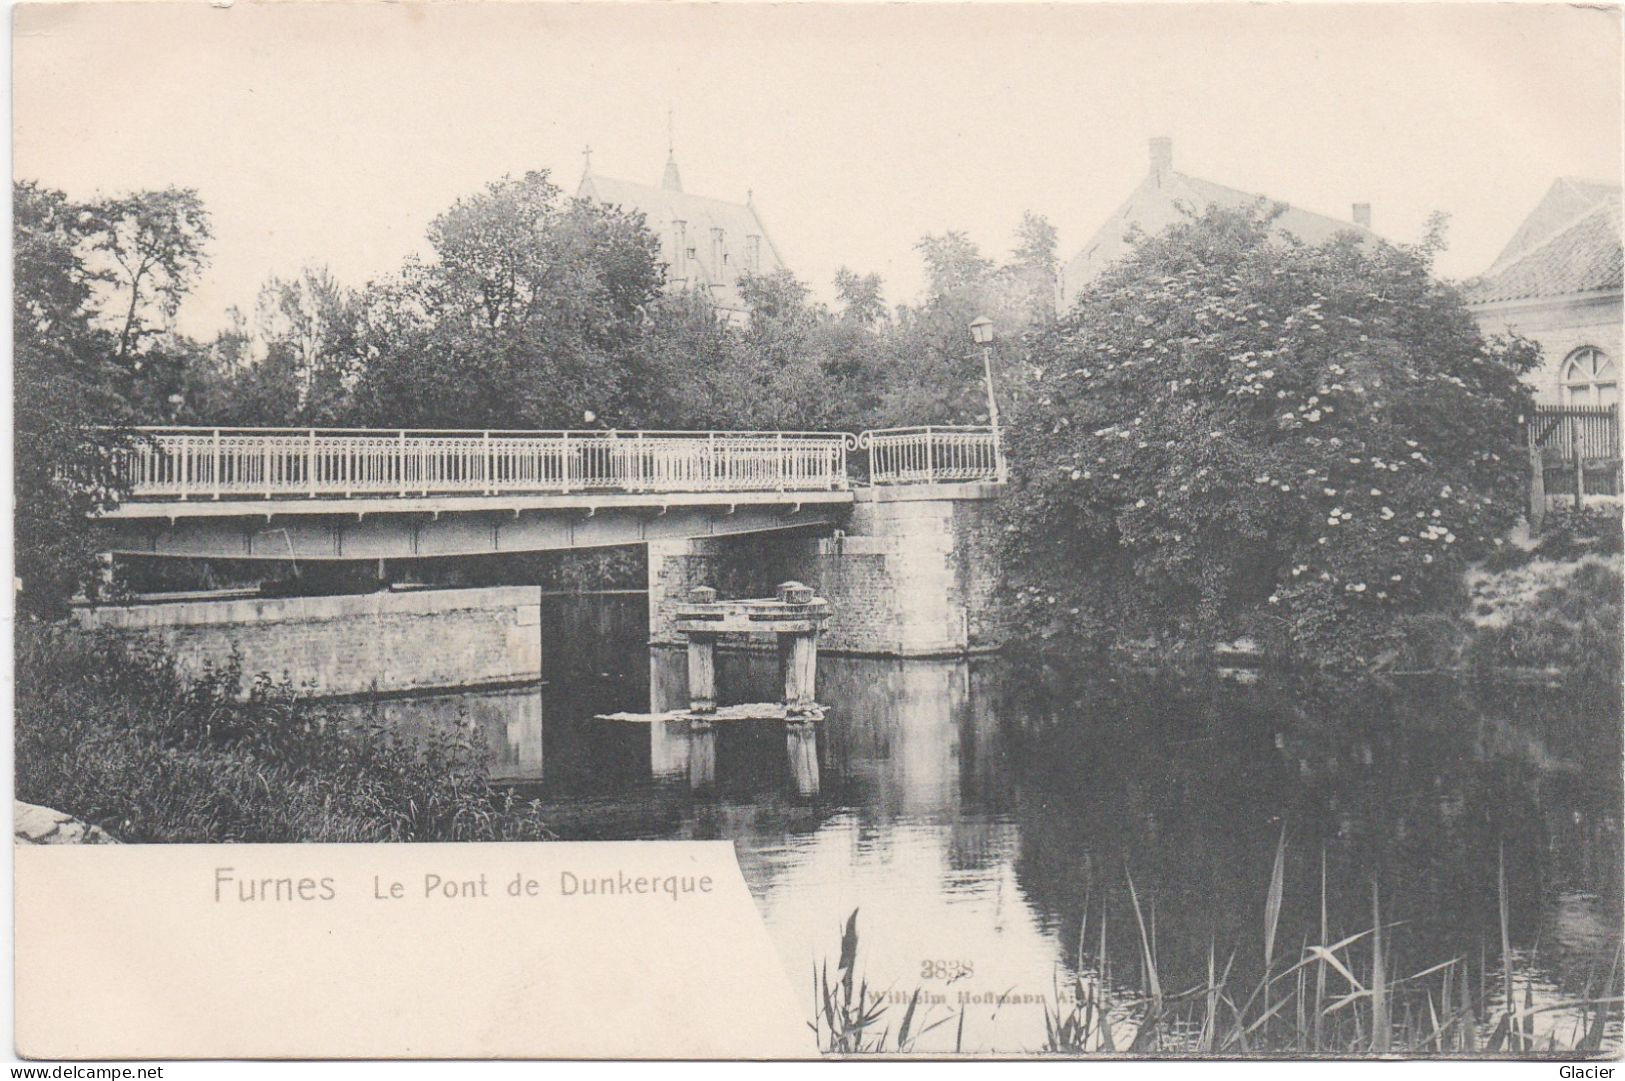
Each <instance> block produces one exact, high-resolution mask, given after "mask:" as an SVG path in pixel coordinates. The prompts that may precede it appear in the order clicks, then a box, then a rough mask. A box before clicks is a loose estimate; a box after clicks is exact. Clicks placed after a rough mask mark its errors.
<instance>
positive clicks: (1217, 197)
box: [1061, 167, 1376, 304]
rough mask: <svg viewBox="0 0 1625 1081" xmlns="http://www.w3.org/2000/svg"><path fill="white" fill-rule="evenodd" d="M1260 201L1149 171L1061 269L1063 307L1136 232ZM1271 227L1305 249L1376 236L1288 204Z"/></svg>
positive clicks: (1130, 244) (1128, 247)
mask: <svg viewBox="0 0 1625 1081" xmlns="http://www.w3.org/2000/svg"><path fill="white" fill-rule="evenodd" d="M1263 198H1266V197H1265V196H1262V195H1259V194H1257V193H1256V192H1249V191H1242V190H1240V189H1239V188H1231V187H1227V186H1225V185H1223V184H1215V183H1214V182H1213V181H1211V180H1203V179H1201V178H1200V177H1194V176H1187V175H1186V174H1184V173H1178V172H1174V171H1173V170H1172V169H1160V170H1159V169H1157V168H1155V167H1153V169H1152V171H1151V173H1150V175H1148V176H1147V177H1146V178H1145V180H1144V181H1142V182H1141V183H1140V186H1139V187H1137V188H1135V189H1134V191H1133V192H1132V193H1131V194H1130V195H1129V197H1128V199H1127V200H1126V201H1125V202H1124V203H1123V205H1122V206H1120V207H1118V209H1117V211H1116V213H1114V214H1113V215H1112V216H1111V217H1110V218H1108V219H1106V224H1105V225H1103V226H1101V227H1100V229H1099V230H1098V231H1097V232H1096V233H1095V235H1094V236H1092V237H1091V238H1090V239H1089V242H1088V243H1087V244H1085V245H1084V246H1083V248H1082V250H1081V251H1079V252H1078V254H1077V255H1075V256H1073V258H1072V260H1071V261H1070V262H1069V263H1067V264H1066V267H1065V268H1064V269H1063V270H1062V278H1061V280H1062V283H1063V286H1064V289H1065V293H1066V296H1065V300H1066V302H1067V303H1069V304H1070V303H1071V302H1072V300H1073V298H1075V297H1076V296H1077V295H1078V293H1080V292H1082V291H1083V288H1084V287H1085V286H1086V285H1088V284H1089V283H1090V282H1091V281H1093V280H1094V279H1095V278H1096V277H1098V276H1099V275H1100V273H1101V272H1102V271H1103V270H1105V269H1106V267H1108V266H1109V265H1111V264H1112V263H1114V262H1116V261H1117V260H1118V259H1120V258H1122V257H1123V256H1124V255H1127V254H1128V253H1129V252H1130V251H1131V250H1132V249H1133V247H1134V244H1133V242H1132V241H1131V240H1130V237H1131V236H1132V235H1133V234H1134V233H1135V232H1136V231H1139V232H1143V233H1144V234H1146V235H1148V236H1155V235H1156V234H1158V233H1160V232H1162V231H1163V230H1164V229H1167V228H1168V227H1169V226H1171V225H1175V224H1177V223H1179V222H1181V221H1184V220H1186V219H1187V217H1188V216H1189V215H1191V214H1199V213H1201V212H1202V211H1203V210H1205V209H1207V208H1208V207H1209V206H1219V207H1225V208H1240V207H1246V206H1251V205H1253V204H1254V203H1256V202H1258V201H1259V200H1260V199H1263ZM1273 228H1274V230H1275V231H1276V232H1277V233H1281V234H1288V233H1289V234H1291V235H1293V236H1295V237H1297V238H1298V239H1299V240H1302V241H1304V242H1306V243H1309V244H1321V243H1324V242H1325V241H1328V240H1330V239H1331V238H1332V237H1334V236H1336V235H1338V234H1339V233H1348V232H1352V233H1355V234H1357V235H1360V236H1362V237H1373V238H1374V237H1375V236H1376V234H1375V233H1373V232H1372V231H1371V230H1370V229H1369V228H1367V227H1365V226H1363V225H1357V224H1355V223H1354V222H1352V221H1342V220H1340V219H1337V218H1333V217H1328V216H1327V215H1324V214H1316V213H1314V212H1313V211H1309V210H1304V209H1302V208H1301V207H1295V206H1291V205H1288V206H1287V208H1286V210H1285V211H1283V212H1282V214H1281V216H1280V217H1279V218H1277V219H1276V220H1275V223H1274V226H1273Z"/></svg>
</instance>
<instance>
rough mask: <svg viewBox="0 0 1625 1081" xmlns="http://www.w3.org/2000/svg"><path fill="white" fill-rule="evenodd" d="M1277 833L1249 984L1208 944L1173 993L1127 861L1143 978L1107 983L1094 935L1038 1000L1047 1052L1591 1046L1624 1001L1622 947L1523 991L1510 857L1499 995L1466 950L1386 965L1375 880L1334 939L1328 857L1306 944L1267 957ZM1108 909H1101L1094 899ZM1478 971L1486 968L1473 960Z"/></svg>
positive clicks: (1501, 880)
mask: <svg viewBox="0 0 1625 1081" xmlns="http://www.w3.org/2000/svg"><path fill="white" fill-rule="evenodd" d="M1286 851H1287V849H1286V835H1285V833H1284V832H1283V833H1282V837H1281V841H1280V843H1279V844H1278V846H1277V848H1276V852H1275V865H1274V867H1273V869H1272V872H1271V875H1270V882H1269V887H1268V890H1267V893H1266V896H1265V899H1264V926H1263V936H1264V967H1263V972H1262V974H1261V975H1260V976H1259V977H1258V978H1257V979H1256V981H1255V982H1252V983H1250V984H1248V983H1244V982H1241V981H1238V980H1236V979H1234V978H1232V975H1231V971H1232V964H1231V963H1232V962H1233V960H1234V956H1235V955H1234V953H1232V954H1231V955H1230V960H1227V961H1226V963H1225V965H1224V966H1223V968H1222V970H1221V969H1220V968H1219V966H1218V965H1217V954H1218V951H1217V948H1216V945H1215V944H1212V943H1210V944H1209V948H1208V963H1207V975H1206V979H1205V980H1204V981H1203V982H1202V983H1200V984H1197V985H1196V986H1193V987H1190V988H1187V989H1183V990H1178V991H1173V992H1169V991H1166V990H1165V989H1164V987H1163V985H1162V981H1161V979H1160V978H1159V976H1158V973H1157V970H1156V950H1155V944H1154V940H1153V938H1152V932H1151V931H1150V930H1149V929H1148V925H1147V922H1146V920H1145V919H1144V918H1143V916H1142V905H1141V900H1140V895H1139V893H1138V891H1137V890H1136V888H1135V885H1134V880H1133V877H1132V875H1129V874H1127V873H1125V879H1126V882H1127V888H1128V896H1129V902H1130V905H1131V907H1132V908H1133V910H1134V914H1135V923H1136V927H1137V928H1138V931H1139V936H1140V937H1139V946H1140V954H1141V959H1142V966H1143V968H1142V971H1143V975H1142V980H1141V986H1140V988H1139V989H1138V992H1137V993H1133V994H1121V993H1119V995H1118V998H1117V1001H1111V1000H1110V998H1109V994H1110V993H1109V992H1108V990H1107V988H1108V986H1109V984H1110V979H1109V977H1106V976H1105V975H1104V973H1106V972H1107V971H1108V967H1109V966H1108V958H1107V957H1106V940H1105V936H1104V934H1102V936H1101V940H1100V951H1099V955H1098V956H1097V957H1095V958H1094V962H1095V963H1094V969H1095V971H1096V973H1099V974H1101V975H1100V976H1098V977H1097V978H1094V979H1085V977H1084V976H1083V975H1082V974H1081V972H1082V969H1083V965H1081V964H1080V965H1079V973H1080V974H1079V975H1077V976H1075V977H1074V980H1075V985H1076V986H1075V993H1074V994H1073V995H1072V996H1070V998H1071V1001H1070V1004H1068V1005H1066V1006H1062V1005H1061V1004H1060V1001H1059V1000H1060V996H1059V995H1057V996H1056V998H1057V1001H1056V1003H1055V1004H1053V1005H1051V1006H1048V1007H1046V1013H1045V1019H1044V1020H1045V1032H1046V1042H1045V1046H1044V1050H1045V1051H1048V1052H1052V1053H1059V1054H1086V1053H1098V1052H1106V1053H1111V1052H1114V1051H1117V1050H1119V1049H1122V1047H1123V1045H1122V1040H1123V1038H1124V1036H1125V1033H1128V1032H1132V1033H1133V1035H1132V1036H1131V1037H1128V1039H1129V1042H1128V1045H1127V1047H1126V1050H1127V1051H1128V1052H1129V1053H1131V1054H1147V1055H1157V1054H1166V1055H1189V1054H1219V1055H1235V1054H1241V1055H1306V1054H1308V1055H1329V1056H1339V1057H1346V1056H1363V1055H1376V1056H1382V1055H1402V1056H1474V1055H1479V1056H1507V1057H1530V1056H1567V1057H1573V1056H1595V1055H1599V1054H1601V1053H1602V1044H1603V1039H1604V1035H1605V1032H1606V1029H1607V1024H1608V1021H1609V1019H1610V1018H1615V1019H1617V1018H1618V1017H1619V1015H1620V1005H1621V1003H1622V1002H1625V998H1622V997H1621V995H1620V994H1619V989H1620V987H1619V961H1620V957H1619V954H1618V953H1617V952H1616V953H1615V955H1614V958H1613V961H1612V962H1611V963H1610V966H1609V970H1608V972H1607V974H1606V975H1605V976H1603V977H1602V978H1601V979H1600V980H1598V979H1597V978H1596V974H1595V973H1594V974H1593V976H1592V979H1590V980H1588V982H1587V987H1586V990H1585V992H1584V993H1583V994H1582V995H1581V996H1580V997H1578V998H1576V999H1572V1000H1567V1001H1560V1002H1551V1003H1547V1004H1545V1005H1543V1006H1539V1007H1536V1006H1535V1004H1534V995H1533V988H1532V987H1531V986H1530V984H1529V983H1528V982H1527V981H1526V982H1525V984H1524V987H1523V989H1522V990H1523V996H1522V999H1521V1001H1520V999H1519V996H1518V993H1517V992H1518V988H1517V985H1516V978H1515V974H1514V968H1513V953H1512V939H1511V928H1510V919H1509V912H1508V907H1509V903H1508V893H1507V886H1506V867H1505V861H1504V857H1503V859H1502V861H1501V863H1500V865H1499V866H1498V868H1497V871H1498V875H1497V895H1498V896H1497V900H1498V902H1499V906H1498V907H1499V931H1500V953H1501V966H1500V972H1499V973H1498V982H1499V984H1500V988H1499V991H1500V996H1499V1000H1498V1001H1496V1000H1495V999H1493V998H1492V996H1490V995H1489V994H1488V993H1487V991H1486V990H1485V988H1484V986H1483V985H1484V983H1485V982H1486V981H1485V980H1484V979H1482V978H1481V980H1480V985H1481V986H1480V988H1479V991H1478V993H1477V994H1476V995H1475V994H1474V993H1473V991H1472V987H1471V979H1470V973H1469V967H1470V966H1469V964H1468V959H1467V958H1466V957H1451V958H1448V959H1446V960H1443V961H1441V962H1439V963H1437V964H1434V965H1431V966H1429V967H1427V968H1424V969H1422V970H1421V971H1418V972H1413V973H1409V974H1404V975H1401V974H1399V973H1397V972H1396V971H1395V970H1394V968H1393V964H1392V957H1391V950H1392V938H1393V936H1392V931H1393V929H1394V928H1395V927H1397V926H1399V925H1398V924H1396V923H1393V922H1388V921H1385V920H1384V918H1383V912H1382V896H1381V890H1380V888H1379V887H1378V884H1377V883H1376V881H1375V880H1373V881H1372V883H1371V923H1370V926H1369V927H1365V928H1362V929H1361V930H1359V931H1356V932H1354V933H1353V934H1349V935H1346V936H1344V937H1342V938H1340V939H1337V940H1336V941H1332V940H1331V935H1330V933H1329V928H1328V924H1327V918H1326V909H1327V902H1326V864H1325V856H1324V853H1323V854H1322V857H1321V874H1320V883H1321V887H1320V928H1319V941H1318V942H1307V941H1306V942H1304V943H1303V944H1302V946H1301V948H1300V951H1299V954H1298V956H1297V958H1296V959H1295V960H1289V959H1287V958H1278V957H1277V956H1276V951H1275V947H1276V936H1277V931H1278V928H1279V920H1280V913H1281V907H1282V903H1283V901H1284V897H1283V894H1284V881H1285V876H1284V873H1283V868H1284V863H1285V859H1286ZM1102 920H1103V921H1104V908H1103V910H1102ZM1480 973H1481V977H1483V976H1484V975H1486V974H1487V971H1486V969H1485V968H1484V965H1483V963H1482V962H1481V964H1480ZM1557 1011H1562V1012H1564V1013H1567V1014H1571V1015H1575V1016H1576V1018H1577V1020H1576V1021H1575V1023H1574V1024H1573V1025H1572V1026H1571V1028H1570V1030H1569V1031H1567V1032H1559V1031H1558V1029H1557V1026H1555V1025H1553V1026H1549V1028H1548V1031H1547V1033H1546V1034H1545V1036H1544V1037H1540V1036H1537V1034H1536V1031H1535V1029H1536V1025H1535V1020H1536V1016H1537V1015H1538V1014H1543V1013H1548V1014H1549V1013H1554V1012H1557Z"/></svg>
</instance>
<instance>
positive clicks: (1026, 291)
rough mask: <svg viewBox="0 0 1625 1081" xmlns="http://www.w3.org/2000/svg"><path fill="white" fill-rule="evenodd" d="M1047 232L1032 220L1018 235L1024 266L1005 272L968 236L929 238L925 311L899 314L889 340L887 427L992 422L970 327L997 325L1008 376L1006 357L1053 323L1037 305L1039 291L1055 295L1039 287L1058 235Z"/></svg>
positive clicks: (907, 309)
mask: <svg viewBox="0 0 1625 1081" xmlns="http://www.w3.org/2000/svg"><path fill="white" fill-rule="evenodd" d="M1046 229H1049V227H1048V225H1047V223H1045V222H1044V219H1042V218H1040V217H1037V216H1036V215H1033V214H1030V213H1029V214H1028V215H1026V217H1025V218H1024V219H1023V223H1022V231H1021V232H1019V233H1018V240H1020V242H1021V247H1020V248H1019V249H1018V256H1017V259H1018V261H1017V262H1016V263H1013V264H1010V265H1008V266H1003V267H1001V266H999V265H998V264H996V263H995V262H994V261H993V260H992V259H989V258H988V257H986V256H984V255H983V254H982V252H981V250H980V249H979V248H977V246H976V245H975V244H974V243H973V242H972V241H971V240H970V239H969V238H967V237H966V236H965V235H964V234H962V233H958V232H948V233H944V234H943V235H941V236H934V237H932V236H928V237H925V238H924V239H922V240H921V241H920V242H919V243H918V244H917V245H915V247H916V249H917V250H918V251H919V252H920V253H921V255H922V256H923V258H924V259H925V264H926V277H927V291H926V295H925V297H924V298H923V299H922V300H921V301H920V302H919V303H918V304H914V305H904V306H903V307H901V308H899V309H898V315H897V320H896V322H895V323H894V325H893V326H892V327H891V328H890V331H889V333H888V334H887V336H886V341H885V352H886V355H887V356H888V358H889V360H890V363H889V365H888V367H889V370H890V371H891V373H892V375H893V378H891V379H890V380H889V381H888V382H887V385H886V388H885V391H884V394H883V400H882V402H881V405H880V407H879V412H880V415H881V420H882V422H883V423H885V424H887V425H897V426H904V425H914V424H985V423H987V422H988V408H987V393H986V389H985V387H984V384H983V373H982V357H981V351H980V350H979V349H977V348H976V347H975V346H974V345H973V343H972V342H971V337H970V324H971V322H972V320H974V319H977V318H978V317H981V316H987V317H988V318H990V319H992V320H993V323H994V332H995V339H996V344H995V346H994V350H995V356H996V358H997V359H996V366H997V367H998V369H999V370H1001V371H1002V370H1003V369H1004V368H1005V367H1006V362H1005V360H1004V358H1005V357H1007V356H1011V355H1015V354H1016V353H1017V352H1019V347H1020V346H1021V344H1022V342H1023V340H1024V338H1025V336H1026V335H1027V334H1029V333H1030V332H1031V331H1032V330H1033V329H1034V328H1035V327H1037V326H1040V325H1041V324H1042V323H1043V322H1044V321H1045V320H1046V319H1047V318H1048V315H1049V312H1051V311H1053V308H1052V307H1051V308H1046V307H1044V306H1042V305H1038V304H1035V302H1034V296H1035V290H1036V291H1037V292H1041V293H1043V295H1044V296H1045V297H1048V296H1052V295H1053V290H1051V291H1049V292H1044V291H1043V290H1042V289H1041V288H1039V287H1038V286H1035V284H1034V282H1035V278H1034V276H1035V275H1036V274H1038V273H1039V272H1040V270H1041V269H1042V267H1041V266H1040V265H1039V264H1041V263H1042V258H1043V256H1042V242H1043V240H1044V237H1045V236H1046V235H1047V236H1048V237H1049V243H1050V244H1051V246H1052V248H1053V232H1054V231H1053V229H1049V232H1048V233H1047V234H1046V233H1045V232H1044V230H1046ZM1050 258H1053V251H1051V256H1050ZM1023 259H1025V260H1028V261H1027V262H1022V261H1021V260H1023ZM1034 260H1036V261H1037V262H1036V263H1035V262H1033V261H1034ZM998 383H1000V380H999V379H998V378H997V377H996V378H995V384H998Z"/></svg>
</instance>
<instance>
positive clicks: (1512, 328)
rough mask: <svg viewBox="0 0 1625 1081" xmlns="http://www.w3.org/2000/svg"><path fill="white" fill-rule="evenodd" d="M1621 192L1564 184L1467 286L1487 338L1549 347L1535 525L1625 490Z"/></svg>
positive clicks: (1539, 385) (1534, 451) (1539, 414)
mask: <svg viewBox="0 0 1625 1081" xmlns="http://www.w3.org/2000/svg"><path fill="white" fill-rule="evenodd" d="M1620 265H1621V244H1620V186H1619V185H1618V184H1611V183H1607V182H1604V181H1595V180H1581V179H1579V178H1576V177H1559V178H1558V179H1557V180H1556V181H1554V182H1553V183H1552V186H1551V188H1550V189H1548V190H1547V192H1546V195H1545V197H1544V198H1542V199H1541V201H1540V202H1539V203H1537V204H1536V205H1535V209H1534V210H1533V211H1531V212H1530V214H1529V216H1528V217H1527V218H1525V219H1524V221H1523V224H1522V225H1520V226H1519V227H1518V231H1517V232H1516V233H1514V234H1513V235H1512V239H1511V240H1510V241H1508V242H1507V246H1506V248H1504V249H1503V250H1502V252H1501V254H1500V255H1499V256H1497V257H1496V260H1495V262H1494V263H1492V264H1491V265H1490V267H1489V269H1488V270H1486V271H1485V272H1484V273H1483V274H1482V275H1480V276H1479V277H1477V278H1475V279H1473V280H1472V281H1470V282H1468V283H1466V286H1465V290H1464V291H1465V293H1466V296H1467V302H1468V305H1469V306H1470V307H1471V309H1472V312H1473V314H1474V316H1475V317H1476V318H1477V319H1478V324H1479V327H1480V328H1481V329H1482V330H1483V331H1484V332H1485V333H1486V334H1501V333H1506V332H1513V333H1517V334H1519V335H1522V336H1523V337H1525V338H1529V339H1531V340H1532V341H1535V342H1538V343H1540V347H1541V356H1542V361H1541V365H1540V367H1539V368H1537V369H1536V370H1535V371H1533V372H1531V373H1530V374H1529V376H1528V379H1529V382H1530V383H1531V385H1532V388H1533V390H1534V392H1535V415H1534V416H1533V417H1532V418H1530V426H1529V433H1528V434H1529V449H1530V454H1531V457H1532V458H1533V460H1534V461H1535V462H1538V463H1539V468H1536V469H1532V471H1531V484H1532V490H1531V495H1530V498H1531V521H1533V522H1535V523H1536V524H1537V528H1538V522H1539V520H1540V518H1541V516H1542V514H1543V512H1544V507H1543V505H1544V504H1546V503H1549V502H1557V501H1562V502H1566V501H1568V500H1571V499H1572V500H1574V501H1575V502H1576V503H1584V502H1585V501H1587V500H1588V499H1592V498H1594V497H1601V498H1606V499H1615V498H1617V497H1618V496H1619V493H1620V473H1621V470H1620V427H1619V366H1620V363H1621V350H1620V339H1621V329H1620V321H1621V319H1622V317H1625V311H1622V308H1621V303H1620Z"/></svg>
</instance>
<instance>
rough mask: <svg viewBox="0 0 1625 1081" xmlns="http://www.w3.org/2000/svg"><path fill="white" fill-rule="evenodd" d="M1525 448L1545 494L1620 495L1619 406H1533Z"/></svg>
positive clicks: (1572, 496) (1548, 495)
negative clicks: (1536, 465)
mask: <svg viewBox="0 0 1625 1081" xmlns="http://www.w3.org/2000/svg"><path fill="white" fill-rule="evenodd" d="M1529 450H1530V454H1531V456H1532V457H1538V460H1539V463H1540V466H1539V468H1540V473H1541V487H1542V493H1543V494H1544V496H1546V497H1551V496H1568V497H1570V498H1574V497H1575V496H1577V495H1578V496H1579V497H1581V498H1583V497H1585V496H1617V495H1619V494H1620V452H1619V407H1618V406H1615V405H1562V406H1558V405H1537V406H1536V407H1535V415H1534V418H1533V419H1532V420H1531V421H1530V423H1529Z"/></svg>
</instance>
